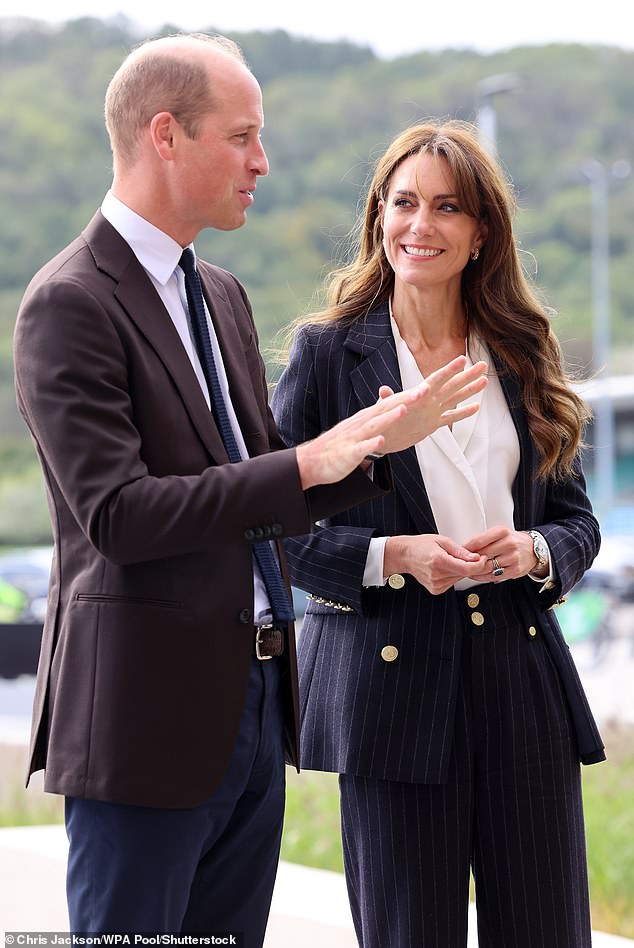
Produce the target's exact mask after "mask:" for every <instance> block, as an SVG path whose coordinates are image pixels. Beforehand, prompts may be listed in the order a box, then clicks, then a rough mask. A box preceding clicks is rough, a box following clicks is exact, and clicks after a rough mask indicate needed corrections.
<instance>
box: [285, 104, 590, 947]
mask: <svg viewBox="0 0 634 948" xmlns="http://www.w3.org/2000/svg"><path fill="white" fill-rule="evenodd" d="M513 210H514V205H513V198H512V192H511V189H510V186H509V184H508V183H507V181H506V180H505V178H504V175H503V174H502V172H501V170H500V168H499V167H498V166H497V165H496V163H495V162H494V161H493V160H492V159H491V157H490V156H489V155H488V154H487V153H486V152H485V151H484V150H483V149H482V147H481V146H480V145H479V144H478V140H477V135H476V133H475V131H474V129H472V128H471V127H470V126H466V125H464V124H462V123H457V122H448V123H445V124H433V123H432V124H426V125H420V126H417V127H414V128H411V129H409V130H407V131H406V132H404V133H403V134H401V135H399V136H398V137H397V138H396V140H395V141H394V142H393V143H392V144H391V146H390V147H389V148H388V150H387V152H386V153H385V155H384V156H383V158H382V159H381V160H380V161H379V162H378V165H377V168H376V172H375V175H374V178H373V181H372V183H371V186H370V191H369V194H368V198H367V202H366V207H365V212H364V216H363V218H362V220H361V223H360V237H359V241H358V247H357V253H356V257H355V258H354V259H353V262H352V263H351V264H350V265H348V266H346V267H344V268H343V269H342V270H340V271H338V273H336V274H335V276H334V279H333V282H332V284H331V287H330V297H329V306H328V308H327V309H326V311H325V312H323V313H321V314H319V315H317V316H313V317H311V318H310V319H308V320H304V321H303V322H302V323H301V324H300V326H299V328H298V330H297V332H296V334H295V340H294V345H293V348H292V351H291V356H290V363H289V365H288V366H287V368H286V369H285V371H284V373H283V375H282V377H281V379H280V382H279V384H278V386H277V389H276V391H275V394H274V398H273V410H274V413H275V415H276V419H277V422H278V425H279V428H280V431H281V433H282V436H283V437H284V439H285V440H286V442H287V443H288V444H297V443H299V442H302V441H305V440H307V439H310V438H313V437H315V436H316V435H317V434H318V433H319V432H320V431H322V430H323V429H324V428H327V427H329V426H331V425H332V424H334V423H335V422H337V421H339V419H340V418H343V417H345V416H347V415H348V414H350V413H352V412H353V411H355V410H357V409H358V408H359V407H361V406H363V405H367V404H370V403H371V402H372V401H373V400H374V399H375V397H376V392H377V390H378V389H379V386H384V387H383V388H382V390H381V394H386V393H387V392H389V391H390V390H392V389H401V388H404V387H407V386H409V385H412V384H416V382H418V381H420V380H421V379H422V378H424V377H426V376H427V375H429V373H431V372H433V371H434V369H436V368H438V367H439V366H440V365H442V364H443V363H445V362H447V361H448V360H449V359H451V358H453V357H454V356H457V355H460V354H466V355H467V356H468V357H469V359H470V360H471V361H474V362H475V361H476V360H478V359H481V358H483V359H486V360H487V361H488V364H489V384H488V385H487V388H486V390H485V391H484V393H483V394H481V395H480V396H478V397H479V399H480V401H481V408H480V411H479V412H478V413H477V415H474V416H471V417H470V418H468V419H465V420H464V421H461V422H458V423H456V424H455V425H454V426H453V428H452V429H451V430H449V429H448V428H445V429H442V430H439V431H438V432H436V434H434V435H431V436H430V437H428V438H426V439H425V440H424V441H422V442H420V443H419V444H417V445H416V446H415V448H411V449H409V450H408V451H403V452H401V453H399V454H396V455H392V458H391V461H390V464H391V468H392V474H393V481H394V490H393V492H392V493H391V494H389V495H387V496H385V497H382V498H381V499H379V500H376V501H371V502H369V503H365V504H362V505H360V506H358V507H356V508H354V509H353V510H351V511H348V512H346V513H344V514H341V515H340V516H337V517H333V518H332V519H330V520H328V521H325V522H322V523H321V524H319V525H317V526H316V527H315V529H314V531H313V533H312V534H311V535H310V536H306V537H303V538H300V539H296V540H290V541H288V542H287V551H288V559H289V564H290V567H291V575H292V579H293V582H294V583H295V585H297V586H299V587H301V588H302V589H305V590H307V591H308V592H309V594H310V599H309V604H308V610H307V614H306V618H305V622H304V625H303V629H302V633H301V637H300V646H299V664H300V675H301V679H300V689H301V710H302V721H303V723H302V747H303V750H302V758H301V761H302V766H304V767H306V768H308V769H313V770H327V771H335V772H338V773H339V774H340V778H339V782H340V793H341V813H342V837H343V849H344V863H345V871H346V880H347V885H348V892H349V896H350V901H351V907H352V914H353V918H354V923H355V927H356V932H357V937H358V940H359V943H360V945H362V946H364V948H387V946H389V948H395V946H402V948H405V946H407V948H410V946H425V948H432V946H433V948H454V946H465V945H466V943H467V909H468V898H469V876H470V870H472V871H473V875H474V879H475V887H476V903H477V918H478V929H479V944H480V946H481V948H484V946H486V948H493V946H495V948H511V946H513V948H524V946H525V948H585V946H590V917H589V905H588V884H587V870H586V858H585V843H584V830H583V811H582V798H581V786H580V768H579V761H580V760H581V761H582V762H584V763H594V762H596V761H599V760H603V759H604V756H605V755H604V752H603V744H602V742H601V738H600V736H599V733H598V731H597V728H596V725H595V723H594V720H593V718H592V715H591V713H590V710H589V708H588V705H587V702H586V699H585V696H584V694H583V690H582V687H581V684H580V682H579V678H578V676H577V674H576V671H575V668H574V665H573V662H572V659H571V657H570V654H569V651H568V649H567V647H566V645H565V643H564V640H563V638H562V635H561V631H560V628H559V625H558V622H557V619H556V616H555V613H554V612H553V608H552V607H553V606H556V605H557V604H558V603H559V602H560V601H561V600H562V599H563V597H564V596H565V594H566V593H567V592H568V591H569V590H570V589H571V588H572V587H573V586H574V584H575V583H577V582H578V581H579V579H580V578H581V577H582V575H583V573H584V572H585V570H587V569H588V567H589V566H590V565H591V563H592V561H593V559H594V557H595V555H596V553H597V550H598V547H599V542H600V538H599V529H598V524H597V521H596V520H595V518H594V516H593V514H592V509H591V506H590V502H589V500H588V498H587V496H586V492H585V482H584V478H583V474H582V472H581V467H580V462H579V448H580V445H581V443H582V432H583V428H584V424H585V422H586V420H587V412H586V409H585V407H584V405H583V403H582V402H581V401H580V399H579V398H578V396H577V395H576V394H575V393H574V391H573V390H572V389H571V387H570V385H569V383H568V380H567V378H566V375H565V373H564V369H563V367H562V359H561V354H560V350H559V346H558V344H557V341H556V338H555V336H554V335H553V332H552V330H551V328H550V325H549V321H548V318H547V315H546V313H545V311H544V309H543V307H542V306H541V305H540V304H539V302H538V300H537V297H536V294H535V291H534V290H533V289H531V287H530V286H529V283H528V281H527V279H526V277H525V275H524V273H523V271H522V268H521V265H520V261H519V256H518V251H517V249H516V246H515V243H514V239H513V231H512V213H513ZM377 463H380V464H385V463H387V462H386V461H379V462H377ZM461 548H466V549H467V550H469V551H471V552H473V553H477V554H479V557H480V559H479V560H478V561H477V563H476V564H475V565H473V564H472V563H470V562H469V561H468V560H466V559H465V557H464V551H463V550H462V549H461ZM482 563H485V564H486V565H485V566H484V567H483V566H482Z"/></svg>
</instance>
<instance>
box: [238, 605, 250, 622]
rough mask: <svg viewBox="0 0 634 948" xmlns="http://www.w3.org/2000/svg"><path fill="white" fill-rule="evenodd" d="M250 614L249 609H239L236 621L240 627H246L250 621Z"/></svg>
mask: <svg viewBox="0 0 634 948" xmlns="http://www.w3.org/2000/svg"><path fill="white" fill-rule="evenodd" d="M251 617H252V613H251V610H250V609H241V610H240V612H239V613H238V619H239V621H240V622H241V623H242V625H247V624H248V623H249V622H250V621H251Z"/></svg>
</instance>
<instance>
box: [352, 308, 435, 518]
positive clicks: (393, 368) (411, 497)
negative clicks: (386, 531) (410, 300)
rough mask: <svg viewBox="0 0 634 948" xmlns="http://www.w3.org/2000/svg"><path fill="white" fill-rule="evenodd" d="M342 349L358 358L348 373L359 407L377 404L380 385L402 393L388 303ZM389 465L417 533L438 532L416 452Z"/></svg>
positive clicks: (356, 329) (360, 325) (399, 456)
mask: <svg viewBox="0 0 634 948" xmlns="http://www.w3.org/2000/svg"><path fill="white" fill-rule="evenodd" d="M345 346H346V348H348V349H352V350H354V351H356V352H357V353H359V356H360V360H359V363H358V365H357V366H356V368H355V369H353V371H352V372H351V373H350V382H351V385H352V388H353V391H354V393H355V395H356V397H357V399H358V401H359V407H360V408H367V407H369V406H370V405H373V404H374V403H375V402H376V400H377V398H378V391H379V387H380V386H381V385H389V386H390V387H391V388H393V389H394V391H397V392H400V391H402V389H403V384H402V382H401V375H400V372H399V367H398V359H397V357H396V347H395V345H394V337H393V336H392V329H391V326H390V316H389V310H388V304H387V302H386V303H383V304H381V306H379V307H377V309H375V310H372V311H371V312H370V313H368V315H367V316H366V318H365V319H364V320H363V321H360V322H357V323H355V324H354V325H353V326H352V327H351V329H350V331H349V333H348V336H347V338H346V342H345ZM390 464H391V467H392V477H393V480H394V490H395V491H396V492H397V493H398V494H399V495H400V496H401V497H402V499H403V501H404V503H405V505H406V507H407V509H408V511H409V513H410V515H411V517H412V519H413V520H414V523H415V524H416V528H417V530H419V531H420V533H438V528H437V527H436V522H435V520H434V515H433V513H432V509H431V506H430V503H429V499H428V497H427V491H426V490H425V485H424V483H423V479H422V477H421V473H420V468H419V466H418V461H417V459H416V451H415V449H414V448H413V447H412V448H408V449H407V450H406V451H399V452H398V454H391V455H390Z"/></svg>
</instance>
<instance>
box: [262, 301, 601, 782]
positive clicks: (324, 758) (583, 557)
mask: <svg viewBox="0 0 634 948" xmlns="http://www.w3.org/2000/svg"><path fill="white" fill-rule="evenodd" d="M500 375H501V379H500V381H501V383H502V387H503V391H504V394H505V397H506V399H507V402H508V404H509V408H510V410H511V414H512V417H513V421H514V423H515V426H516V429H517V433H518V436H519V442H520V452H521V459H520V465H519V470H518V473H517V476H516V478H515V483H514V484H513V499H514V503H515V514H514V517H515V527H516V529H518V530H522V529H529V528H534V529H536V530H539V531H540V533H542V534H543V535H544V536H545V537H546V539H547V541H548V544H549V546H550V549H551V553H552V557H553V562H554V569H555V573H556V581H555V584H554V587H553V588H552V589H550V590H548V591H544V592H540V591H539V590H540V585H539V584H538V583H534V582H532V581H531V580H530V579H527V578H524V579H521V580H517V581H515V582H516V584H517V591H518V595H519V596H521V597H522V599H523V600H524V607H523V608H524V612H525V613H526V614H527V615H529V614H530V622H531V623H532V624H534V625H537V626H538V627H540V628H541V630H542V632H543V635H544V637H545V640H546V642H547V644H548V647H549V649H550V651H551V654H552V658H553V660H554V662H555V664H556V666H557V668H558V670H559V673H560V676H561V679H562V682H563V685H564V689H565V692H566V694H567V697H568V702H569V705H570V712H571V714H572V718H573V721H574V726H575V730H576V735H577V741H578V750H579V756H580V759H581V760H582V761H583V762H584V763H594V762H596V761H599V760H603V759H604V757H605V754H604V751H603V743H602V741H601V737H600V735H599V732H598V730H597V727H596V724H595V722H594V719H593V717H592V714H591V711H590V708H589V707H588V703H587V700H586V697H585V695H584V692H583V688H582V685H581V682H580V680H579V676H578V674H577V671H576V668H575V666H574V663H573V660H572V657H571V655H570V651H569V649H568V647H567V645H566V643H565V641H564V639H563V636H562V634H561V630H560V627H559V623H558V622H557V618H556V616H555V613H554V611H553V610H552V607H553V606H554V605H555V604H556V603H557V600H559V599H560V598H561V597H562V596H564V595H565V594H566V593H567V592H568V591H569V590H570V589H571V588H572V587H573V586H574V585H575V583H577V582H578V581H579V579H580V578H581V576H582V575H583V573H584V572H585V570H587V569H588V567H589V566H590V565H591V563H592V561H593V559H594V557H595V556H596V553H597V551H598V548H599V543H600V536H599V526H598V523H597V521H596V519H595V517H594V516H593V514H592V508H591V505H590V501H589V500H588V497H587V495H586V492H585V482H584V478H583V474H582V472H581V470H579V473H578V476H577V477H574V478H571V479H569V480H568V481H566V482H565V483H563V484H556V483H554V482H548V483H544V482H543V481H542V482H540V481H538V480H537V479H536V477H535V470H536V465H537V451H536V449H535V446H534V444H533V442H532V439H531V437H530V435H529V431H528V427H527V423H526V415H525V412H524V409H523V407H522V405H521V403H520V397H519V387H518V384H517V382H516V380H515V379H514V378H513V377H511V375H510V374H509V373H500ZM382 384H385V385H390V386H391V387H392V388H393V389H395V390H400V389H401V388H402V384H401V380H400V374H399V369H398V362H397V356H396V349H395V346H394V340H393V337H392V332H391V328H390V321H389V314H388V308H387V304H384V305H381V306H379V307H377V308H376V309H375V310H373V311H371V312H370V313H368V314H367V316H366V317H364V318H363V319H362V320H358V321H356V322H355V323H354V324H348V325H347V326H341V325H330V326H326V327H304V328H303V329H301V330H300V331H299V333H298V336H297V338H296V340H295V343H294V346H293V349H292V352H291V357H290V364H289V365H288V366H287V367H286V368H285V370H284V372H283V374H282V377H281V379H280V381H279V383H278V385H277V387H276V390H275V392H274V394H273V400H272V408H273V412H274V415H275V418H276V421H277V424H278V427H279V430H280V433H281V435H282V437H283V438H284V440H285V441H286V443H287V444H289V445H293V444H298V443H300V442H302V441H306V440H308V439H310V438H313V437H315V436H316V435H317V434H318V433H319V432H320V431H322V430H324V429H325V428H328V427H330V426H331V425H333V424H335V423H336V422H337V421H339V420H341V419H342V418H345V417H347V416H349V415H351V414H352V413H353V412H355V411H357V410H358V409H359V408H363V407H365V406H368V405H371V404H373V403H374V402H375V401H376V398H377V393H378V389H379V386H380V385H382ZM380 463H382V464H383V463H387V462H380ZM389 463H390V464H391V468H392V476H393V481H394V490H393V492H392V493H389V494H386V495H383V496H381V497H380V498H378V499H376V500H372V501H369V502H367V503H364V504H361V505H359V506H357V507H354V508H352V509H350V510H348V511H346V512H344V513H342V514H339V515H337V516H336V517H332V518H330V519H329V520H327V521H322V522H321V523H320V524H319V525H316V526H315V527H314V529H313V531H312V533H311V534H310V535H308V536H304V537H298V538H291V539H288V540H285V548H286V552H287V558H288V564H289V568H290V573H291V578H292V582H293V583H294V585H296V586H298V587H299V588H301V589H305V590H307V591H308V592H310V593H313V594H314V595H315V596H317V597H320V598H321V599H324V600H329V601H332V602H337V603H341V604H346V605H348V606H349V607H351V611H349V612H344V611H342V610H341V609H335V608H333V607H332V606H329V605H327V604H325V603H323V602H322V603H319V602H315V601H309V604H308V609H307V614H306V617H305V620H304V624H303V627H302V631H301V635H300V641H299V653H298V659H299V670H300V706H301V713H302V732H301V764H302V766H304V767H306V768H308V769H315V770H330V771H335V772H339V773H343V772H345V773H355V774H359V775H366V776H371V777H375V778H382V779H389V780H403V781H409V782H419V783H438V782H443V781H444V780H445V778H446V773H447V767H448V762H449V753H450V749H451V743H452V740H451V739H452V733H453V718H454V712H455V704H456V694H457V686H458V676H459V668H460V643H461V633H460V630H461V624H460V622H459V619H458V612H457V609H458V601H457V596H456V594H455V592H454V591H453V590H450V591H448V592H446V593H444V594H443V595H440V596H432V595H431V594H430V593H428V592H427V590H426V589H425V588H424V587H423V586H421V585H420V584H419V583H417V582H416V581H415V580H414V579H413V577H411V576H407V577H406V582H405V586H404V587H403V588H402V589H398V590H395V589H391V588H390V587H389V586H386V587H382V588H370V589H368V588H364V587H363V586H362V578H363V572H364V568H365V563H366V556H367V550H368V544H369V541H370V538H371V537H373V536H390V535H397V534H418V533H437V532H438V530H437V527H436V524H435V521H434V516H433V513H432V510H431V506H430V504H429V500H428V498H427V493H426V490H425V485H424V483H423V480H422V477H421V473H420V468H419V466H418V463H417V460H416V453H415V449H414V448H410V449H409V450H407V451H402V452H400V453H398V454H394V455H391V456H390V461H389ZM388 642H389V643H391V644H393V645H396V646H397V648H398V649H399V657H398V660H397V661H395V662H391V663H387V662H385V661H383V660H382V658H381V655H380V652H381V648H382V647H383V646H384V645H385V644H386V643H388ZM567 713H568V712H567V709H565V708H563V709H562V714H567Z"/></svg>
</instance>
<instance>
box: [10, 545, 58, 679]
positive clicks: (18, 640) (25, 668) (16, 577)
mask: <svg viewBox="0 0 634 948" xmlns="http://www.w3.org/2000/svg"><path fill="white" fill-rule="evenodd" d="M52 555H53V548H52V547H29V548H24V549H15V550H10V551H8V552H6V553H2V554H0V677H2V678H16V677H17V676H18V675H34V674H35V671H36V669H37V660H38V656H39V653H40V641H41V638H42V625H43V623H44V616H45V613H46V597H47V593H48V580H49V574H50V569H51V559H52Z"/></svg>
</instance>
